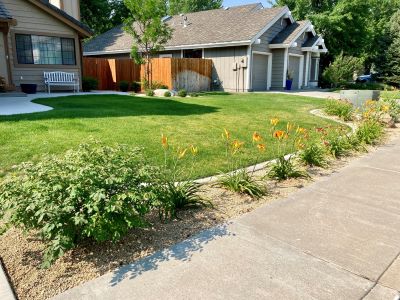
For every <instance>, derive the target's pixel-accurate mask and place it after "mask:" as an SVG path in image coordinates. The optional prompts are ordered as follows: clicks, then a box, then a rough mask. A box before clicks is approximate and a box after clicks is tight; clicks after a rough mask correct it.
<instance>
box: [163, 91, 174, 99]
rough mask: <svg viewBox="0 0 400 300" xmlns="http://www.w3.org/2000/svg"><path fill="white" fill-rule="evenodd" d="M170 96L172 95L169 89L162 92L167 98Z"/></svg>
mask: <svg viewBox="0 0 400 300" xmlns="http://www.w3.org/2000/svg"><path fill="white" fill-rule="evenodd" d="M171 96H172V94H171V92H170V91H166V92H165V93H164V97H167V98H169V97H171Z"/></svg>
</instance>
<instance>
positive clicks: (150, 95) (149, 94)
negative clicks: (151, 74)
mask: <svg viewBox="0 0 400 300" xmlns="http://www.w3.org/2000/svg"><path fill="white" fill-rule="evenodd" d="M146 96H148V97H153V96H154V91H153V90H150V89H148V90H146Z"/></svg>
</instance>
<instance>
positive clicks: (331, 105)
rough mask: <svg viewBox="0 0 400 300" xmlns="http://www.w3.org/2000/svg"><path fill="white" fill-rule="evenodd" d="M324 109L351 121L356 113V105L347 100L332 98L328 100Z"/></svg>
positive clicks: (330, 113) (328, 112)
mask: <svg viewBox="0 0 400 300" xmlns="http://www.w3.org/2000/svg"><path fill="white" fill-rule="evenodd" d="M324 111H325V113H327V114H328V115H330V116H338V117H340V118H341V119H343V120H344V121H351V120H352V119H353V115H354V106H353V105H352V104H351V103H350V102H347V101H342V100H334V99H330V100H327V101H326V103H325V107H324Z"/></svg>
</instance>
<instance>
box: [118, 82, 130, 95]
mask: <svg viewBox="0 0 400 300" xmlns="http://www.w3.org/2000/svg"><path fill="white" fill-rule="evenodd" d="M118 87H119V90H120V91H121V92H127V91H128V90H129V82H128V81H125V80H122V81H120V82H119V83H118Z"/></svg>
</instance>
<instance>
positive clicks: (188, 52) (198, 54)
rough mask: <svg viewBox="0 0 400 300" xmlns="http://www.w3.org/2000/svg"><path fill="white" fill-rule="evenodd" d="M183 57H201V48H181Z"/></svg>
mask: <svg viewBox="0 0 400 300" xmlns="http://www.w3.org/2000/svg"><path fill="white" fill-rule="evenodd" d="M183 58H203V50H202V49H195V50H183Z"/></svg>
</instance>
